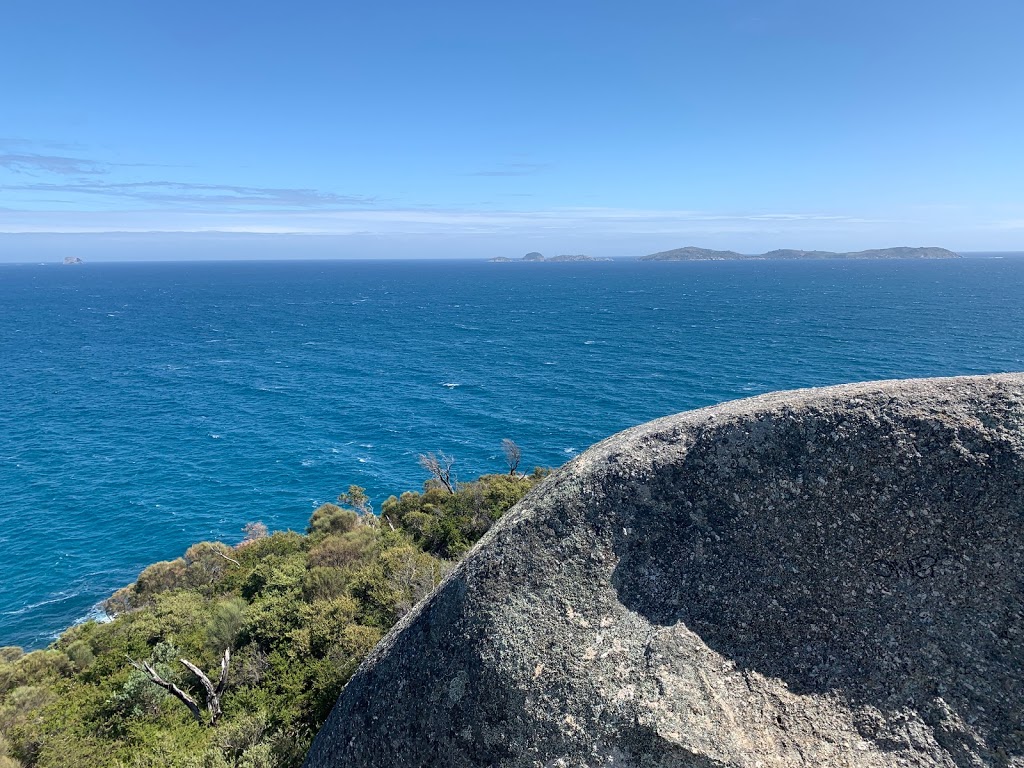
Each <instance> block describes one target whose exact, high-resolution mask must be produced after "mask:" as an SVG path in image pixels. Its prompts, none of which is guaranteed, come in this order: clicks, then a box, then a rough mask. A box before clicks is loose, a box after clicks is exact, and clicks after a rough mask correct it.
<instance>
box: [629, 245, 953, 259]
mask: <svg viewBox="0 0 1024 768" xmlns="http://www.w3.org/2000/svg"><path fill="white" fill-rule="evenodd" d="M959 258H962V257H961V256H960V254H959V253H954V252H953V251H948V250H946V249H945V248H908V247H899V248H875V249H873V250H868V251H847V252H845V253H835V252H833V251H800V250H796V249H793V248H780V249H778V250H775V251H768V253H761V254H745V253H736V251H715V250H712V249H710V248H697V247H696V246H693V245H690V246H687V247H686V248H676V249H675V250H672V251H661V252H660V253H652V254H650V255H649V256H641V257H640V259H639V260H640V261H736V260H750V259H764V260H767V259H959Z"/></svg>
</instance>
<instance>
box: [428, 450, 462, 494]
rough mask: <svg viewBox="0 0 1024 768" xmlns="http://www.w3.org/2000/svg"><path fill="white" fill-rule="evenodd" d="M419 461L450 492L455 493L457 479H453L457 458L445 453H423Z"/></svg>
mask: <svg viewBox="0 0 1024 768" xmlns="http://www.w3.org/2000/svg"><path fill="white" fill-rule="evenodd" d="M419 462H420V466H421V467H423V468H424V469H425V470H427V472H429V473H430V474H431V475H433V476H434V479H435V480H437V482H439V483H440V484H441V485H443V486H444V487H445V488H446V489H447V490H448V493H455V483H456V481H455V480H453V479H452V465H453V464H454V463H455V459H453V458H452V457H451V456H448V455H447V454H444V453H440V454H433V453H425V454H424V453H421V454H420V456H419Z"/></svg>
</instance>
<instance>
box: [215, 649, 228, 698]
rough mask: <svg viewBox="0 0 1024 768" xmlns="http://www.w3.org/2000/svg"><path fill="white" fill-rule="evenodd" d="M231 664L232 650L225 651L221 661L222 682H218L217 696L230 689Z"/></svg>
mask: <svg viewBox="0 0 1024 768" xmlns="http://www.w3.org/2000/svg"><path fill="white" fill-rule="evenodd" d="M230 663H231V649H230V648H225V649H224V657H223V658H222V659H221V660H220V680H219V681H217V696H218V697H220V695H221V694H222V693H224V689H225V688H227V687H228V665H229V664H230Z"/></svg>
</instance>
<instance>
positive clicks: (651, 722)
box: [306, 374, 1024, 768]
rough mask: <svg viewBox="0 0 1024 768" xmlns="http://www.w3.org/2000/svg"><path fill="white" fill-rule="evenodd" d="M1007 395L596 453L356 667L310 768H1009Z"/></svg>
mask: <svg viewBox="0 0 1024 768" xmlns="http://www.w3.org/2000/svg"><path fill="white" fill-rule="evenodd" d="M1022 609H1024V374H1009V375H1001V376H986V377H969V378H953V379H929V380H918V381H892V382H875V383H869V384H855V385H850V386H841V387H831V388H828V389H811V390H801V391H794V392H783V393H778V394H771V395H765V396H763V397H756V398H753V399H750V400H742V401H738V402H732V403H726V404H724V405H719V406H716V407H713V408H705V409H702V410H698V411H692V412H689V413H683V414H679V415H677V416H671V417H668V418H664V419H660V420H658V421H654V422H651V423H649V424H645V425H643V426H640V427H637V428H635V429H631V430H628V431H626V432H623V433H621V434H618V435H615V436H614V437H612V438H610V439H608V440H605V441H604V442H601V443H599V444H597V445H595V446H594V447H593V448H591V449H590V450H588V451H587V452H586V453H584V454H582V455H581V456H579V457H578V458H576V459H575V460H574V461H572V462H570V463H569V464H567V465H566V466H565V467H563V468H562V469H561V470H559V471H558V472H556V473H555V474H554V475H552V476H551V477H550V478H549V479H548V480H546V481H545V482H544V483H543V484H542V485H540V486H539V487H538V488H537V489H535V490H534V492H533V493H531V494H530V495H529V496H528V497H527V498H526V499H524V500H523V502H521V503H520V504H519V506H518V507H517V508H516V509H514V510H513V511H512V512H511V513H509V514H508V515H507V516H506V517H505V518H504V519H503V520H502V521H501V522H500V523H499V524H498V525H497V526H495V528H494V530H493V531H491V533H489V534H488V535H487V537H485V539H484V540H483V541H481V542H480V544H479V545H478V546H477V548H476V549H475V550H474V551H473V552H472V553H470V555H469V556H468V557H467V558H466V559H465V561H464V562H463V563H462V564H461V565H460V566H459V567H458V568H457V569H456V570H455V571H454V572H453V573H452V574H451V576H450V577H449V578H447V579H446V580H445V582H444V583H443V584H442V585H441V586H440V587H439V588H438V590H437V591H436V592H435V593H434V594H433V595H432V596H431V597H430V598H429V599H428V600H427V601H425V603H424V604H422V605H421V606H420V607H419V609H418V610H416V611H414V612H413V613H412V614H411V615H410V616H408V617H407V618H406V620H404V621H403V622H402V623H401V624H400V625H399V626H398V627H396V629H395V630H394V631H393V632H392V633H390V634H389V635H388V636H387V637H386V638H385V639H384V641H383V642H382V643H381V644H380V645H379V646H378V647H377V649H376V650H375V651H374V653H373V654H372V655H371V657H370V658H369V659H368V660H367V661H366V663H365V664H364V665H363V666H362V668H361V669H360V670H359V672H358V673H357V674H356V676H355V677H354V678H353V679H352V681H351V682H350V683H349V685H348V687H347V688H346V689H345V691H344V693H343V694H342V696H341V697H340V699H339V700H338V703H337V705H336V707H335V709H334V712H333V713H332V715H331V717H330V719H329V720H328V722H327V724H326V725H325V726H324V728H323V729H322V731H321V732H320V734H319V735H318V737H317V739H316V741H315V743H314V744H313V748H312V750H311V751H310V754H309V756H308V758H307V762H306V765H307V766H308V767H309V768H326V767H327V766H351V767H353V768H355V767H357V766H382V767H383V766H699V767H700V768H710V767H711V766H750V767H751V768H753V767H754V766H983V765H984V766H1024V616H1022Z"/></svg>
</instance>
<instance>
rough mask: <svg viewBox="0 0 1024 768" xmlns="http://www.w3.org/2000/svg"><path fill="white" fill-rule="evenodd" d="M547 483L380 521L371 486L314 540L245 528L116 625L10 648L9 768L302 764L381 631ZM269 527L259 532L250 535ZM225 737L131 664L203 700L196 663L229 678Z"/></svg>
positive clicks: (190, 555)
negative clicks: (224, 660)
mask: <svg viewBox="0 0 1024 768" xmlns="http://www.w3.org/2000/svg"><path fill="white" fill-rule="evenodd" d="M540 477H541V473H535V474H534V475H531V476H529V477H522V476H510V475H486V476H484V477H481V478H480V479H479V480H477V481H475V482H472V483H465V484H460V485H459V486H458V487H457V488H456V491H455V493H449V492H448V491H447V490H445V489H442V488H440V487H438V486H437V484H436V483H433V482H428V483H426V484H425V486H424V490H423V492H422V493H404V494H402V495H401V497H398V498H396V497H394V496H392V497H391V498H389V499H388V500H387V501H386V502H385V503H384V505H383V508H382V518H381V519H378V518H376V517H375V516H374V515H373V514H372V513H371V508H370V505H369V499H367V498H366V496H365V493H364V491H363V489H361V488H359V487H358V486H350V488H349V490H348V492H347V493H344V494H341V496H340V497H339V500H340V501H341V503H342V504H343V505H345V506H338V505H335V504H324V505H323V506H321V507H319V508H318V509H317V510H316V511H314V513H313V515H312V517H311V518H310V521H309V528H308V533H307V535H305V536H303V535H301V534H298V533H294V532H291V531H289V532H278V533H274V534H271V535H264V533H265V532H264V531H263V530H262V529H260V528H259V527H258V526H249V527H248V528H247V529H246V538H245V539H244V540H243V542H242V543H240V544H239V545H238V546H236V547H229V546H227V545H226V544H221V543H220V542H201V543H199V544H195V545H193V546H191V547H189V549H188V550H187V551H186V552H185V554H184V556H183V557H180V558H178V559H175V560H169V561H166V562H161V563H155V564H153V565H151V566H149V567H148V568H146V569H145V570H144V571H143V572H142V573H141V574H140V575H139V578H138V580H137V581H136V582H135V583H134V584H132V585H130V586H128V587H125V588H124V589H121V590H118V592H117V593H116V594H115V595H114V596H112V597H111V598H110V600H108V601H107V602H106V607H107V610H108V612H109V613H110V614H111V615H114V616H115V618H114V620H113V621H110V622H108V623H103V624H100V623H96V622H86V623H85V624H82V625H79V626H75V627H72V628H71V629H69V630H67V631H66V632H65V633H64V634H63V635H62V636H61V637H60V639H58V640H57V641H56V642H55V643H54V644H53V645H52V646H51V647H50V648H49V649H47V650H42V651H33V652H32V653H27V654H25V653H23V652H22V651H21V649H18V648H0V768H64V767H65V766H75V768H101V767H104V768H105V767H107V766H109V767H111V768H149V767H150V766H152V767H153V768H156V766H160V768H178V767H180V768H293V767H294V766H298V765H300V764H301V762H302V759H303V757H304V755H305V751H306V749H307V748H308V746H309V742H310V740H311V739H312V737H313V735H314V734H315V733H316V731H317V729H318V728H319V727H320V725H321V724H322V723H323V721H324V719H325V718H326V717H327V715H328V714H329V712H330V709H331V707H332V706H333V704H334V701H335V700H336V699H337V697H338V694H339V693H340V692H341V689H342V688H343V687H344V685H345V683H346V682H347V681H348V679H349V678H350V677H351V676H352V674H353V672H355V670H356V668H357V667H358V666H359V663H360V662H361V661H362V659H363V658H365V656H366V655H367V654H368V653H369V652H370V649H371V648H373V646H374V645H375V644H376V643H377V641H378V640H380V638H381V637H382V636H383V634H384V633H385V632H386V631H387V630H388V629H389V628H390V627H391V626H392V625H393V624H394V623H395V622H396V621H397V620H398V619H399V618H400V617H401V616H403V615H404V614H405V613H407V612H408V611H409V610H411V608H412V607H413V605H415V604H416V602H418V601H419V600H421V599H422V598H423V597H424V596H425V595H426V594H428V593H429V592H430V591H431V590H432V589H433V588H434V587H435V586H436V585H437V584H438V582H439V581H440V580H441V579H442V578H443V577H444V575H445V574H446V573H447V572H448V571H449V570H450V569H451V567H452V564H453V559H454V558H456V557H458V556H459V555H461V554H462V553H464V552H465V551H466V550H467V549H468V548H469V547H470V546H472V545H473V543H475V542H476V541H477V540H478V539H479V538H480V536H482V535H483V534H484V533H485V532H486V531H487V530H488V529H489V528H490V526H491V525H492V524H493V523H494V521H495V520H497V519H498V518H499V517H500V516H501V515H502V514H503V513H504V512H505V511H506V510H507V509H508V508H509V507H511V506H512V505H513V504H515V503H516V502H517V501H518V500H519V499H520V498H521V497H522V496H523V494H525V493H526V491H527V490H529V488H531V487H532V486H533V485H534V484H535V483H536V482H537V480H539V479H540ZM253 531H256V532H257V533H258V535H251V534H252V532H253ZM227 647H230V648H231V649H232V664H231V667H230V671H229V676H228V679H229V682H228V688H227V691H226V693H225V695H224V697H223V699H222V705H223V708H224V714H223V717H222V718H221V720H220V722H219V724H218V725H217V727H215V728H210V727H205V726H203V725H200V724H198V723H196V722H195V719H194V718H193V717H192V716H191V715H190V713H189V712H188V710H187V709H186V708H185V707H184V706H182V704H181V702H180V701H178V700H177V699H175V698H174V697H173V696H171V695H169V694H168V693H167V692H165V691H164V690H163V689H162V688H160V687H158V686H156V685H154V684H153V683H152V681H151V680H150V679H149V677H148V676H147V675H146V674H145V673H144V672H143V671H141V670H139V669H137V668H136V667H134V666H132V665H131V664H129V659H132V660H135V661H139V662H141V661H146V662H148V663H149V664H151V665H152V666H153V667H154V668H155V669H156V671H157V672H158V674H160V675H161V677H163V678H164V679H165V680H168V681H170V682H173V683H175V684H176V685H178V686H180V687H181V688H182V689H184V690H186V691H189V692H190V693H191V694H192V696H193V697H194V698H195V699H196V700H197V701H198V702H200V704H202V703H203V702H205V697H204V695H203V692H202V689H201V687H200V686H199V684H198V681H197V680H196V678H195V676H194V675H193V674H192V673H191V672H189V671H188V670H187V669H186V668H185V666H184V665H183V664H182V663H181V661H180V660H181V659H182V658H185V659H188V660H189V661H191V662H193V663H195V664H196V665H197V666H198V667H200V668H201V669H203V670H205V671H206V672H207V674H208V675H209V676H210V677H211V679H213V680H214V681H216V680H217V679H218V676H219V674H220V670H219V663H220V657H221V655H222V654H223V652H224V649H225V648H227Z"/></svg>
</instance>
